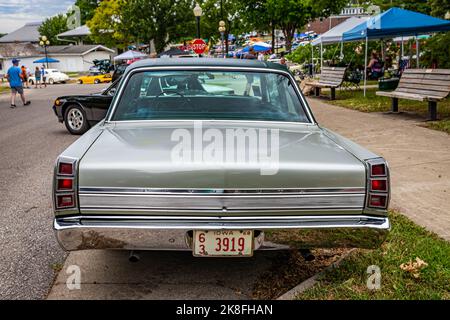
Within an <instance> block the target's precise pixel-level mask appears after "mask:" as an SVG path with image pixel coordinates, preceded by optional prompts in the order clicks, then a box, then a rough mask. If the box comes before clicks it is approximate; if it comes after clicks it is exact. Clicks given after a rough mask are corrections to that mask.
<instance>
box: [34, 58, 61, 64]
mask: <svg viewBox="0 0 450 320" xmlns="http://www.w3.org/2000/svg"><path fill="white" fill-rule="evenodd" d="M57 62H59V60H56V59H53V58H49V57H46V58H41V59H39V60H34V61H33V63H45V64H49V63H57Z"/></svg>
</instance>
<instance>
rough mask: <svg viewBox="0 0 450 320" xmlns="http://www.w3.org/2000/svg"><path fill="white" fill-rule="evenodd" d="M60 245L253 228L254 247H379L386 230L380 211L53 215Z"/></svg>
mask: <svg viewBox="0 0 450 320" xmlns="http://www.w3.org/2000/svg"><path fill="white" fill-rule="evenodd" d="M54 229H55V231H56V236H57V239H58V241H59V243H60V244H61V246H62V247H63V248H64V249H66V250H69V251H72V250H84V249H126V250H191V247H192V230H223V229H228V230H243V229H248V230H256V232H255V249H283V248H289V247H290V248H298V249H301V248H331V247H359V248H368V249H370V248H377V247H379V246H380V245H381V243H383V241H384V240H385V238H386V236H387V233H388V232H389V229H390V222H389V218H387V217H379V216H367V215H354V216H348V215H345V216H339V215H335V216H276V217H179V216H178V217H167V216H159V217H155V216H153V217H144V216H74V217H64V218H62V217H61V218H56V219H55V220H54Z"/></svg>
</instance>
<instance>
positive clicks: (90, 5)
mask: <svg viewBox="0 0 450 320" xmlns="http://www.w3.org/2000/svg"><path fill="white" fill-rule="evenodd" d="M99 2H100V1H99V0H77V1H75V5H76V6H77V7H78V8H80V14H81V24H82V25H83V24H86V22H87V21H89V20H91V19H92V18H93V17H94V14H95V10H96V9H97V8H98V5H99Z"/></svg>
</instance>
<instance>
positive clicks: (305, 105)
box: [105, 65, 317, 124]
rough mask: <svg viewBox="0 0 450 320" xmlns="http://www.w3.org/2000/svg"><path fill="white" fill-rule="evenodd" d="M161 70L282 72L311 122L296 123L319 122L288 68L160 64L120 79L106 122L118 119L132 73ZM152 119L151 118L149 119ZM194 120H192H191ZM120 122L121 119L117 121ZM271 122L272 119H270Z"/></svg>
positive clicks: (140, 68) (139, 69)
mask: <svg viewBox="0 0 450 320" xmlns="http://www.w3.org/2000/svg"><path fill="white" fill-rule="evenodd" d="M161 70H199V71H202V70H227V71H243V70H247V71H255V72H266V73H278V74H282V75H285V76H287V77H288V78H289V80H290V81H291V83H292V86H293V88H294V91H295V93H296V94H297V96H298V98H299V99H300V101H301V103H302V107H303V110H304V111H305V113H306V116H307V118H308V119H309V122H295V123H309V124H317V122H316V121H315V119H314V116H313V114H312V112H311V109H310V108H309V105H308V103H307V101H306V99H305V97H304V96H303V94H302V93H301V90H300V89H299V87H298V84H297V82H296V81H295V78H294V77H293V76H292V74H291V73H290V72H289V71H288V70H286V71H283V70H278V69H272V68H270V67H266V68H255V67H226V66H222V67H219V66H217V67H215V66H201V65H199V66H159V67H155V66H153V67H152V66H148V67H139V68H136V69H133V70H131V71H130V72H128V73H126V75H125V78H124V79H122V81H120V85H119V90H118V91H116V94H115V95H114V98H113V100H112V102H111V106H110V108H109V110H108V113H107V114H106V117H105V123H111V122H116V121H111V118H112V116H113V115H114V112H115V111H116V108H117V104H118V101H119V97H121V96H122V91H123V90H124V88H125V86H126V84H127V83H128V80H129V78H130V76H131V75H133V74H134V73H136V72H142V71H161ZM196 120H203V119H196ZM204 120H205V121H207V120H208V119H204ZM149 121H151V120H149ZM191 121H192V120H191ZM117 122H120V121H117ZM268 122H270V121H268Z"/></svg>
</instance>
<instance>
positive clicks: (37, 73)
mask: <svg viewBox="0 0 450 320" xmlns="http://www.w3.org/2000/svg"><path fill="white" fill-rule="evenodd" d="M34 78H35V79H36V81H35V88H36V89H37V87H38V83H39V88H42V82H41V70H39V67H36V70H34Z"/></svg>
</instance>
